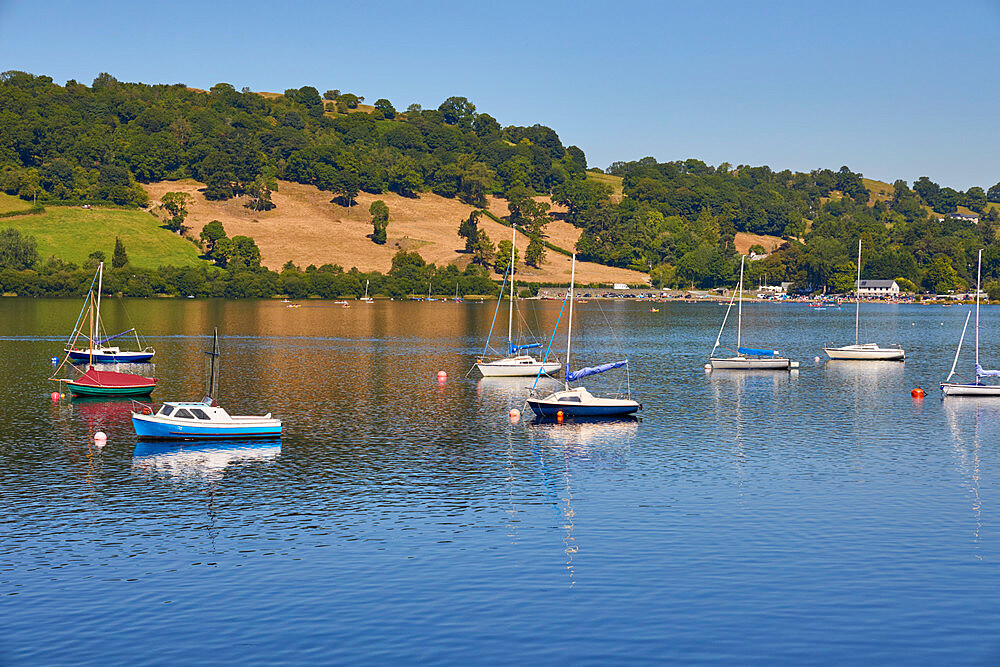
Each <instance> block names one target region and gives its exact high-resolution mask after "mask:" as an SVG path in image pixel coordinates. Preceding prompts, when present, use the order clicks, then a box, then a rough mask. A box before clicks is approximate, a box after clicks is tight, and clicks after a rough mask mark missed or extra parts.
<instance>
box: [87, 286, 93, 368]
mask: <svg viewBox="0 0 1000 667" xmlns="http://www.w3.org/2000/svg"><path fill="white" fill-rule="evenodd" d="M89 347H90V350H89V352H90V363H89V364H88V365H89V366H90V368H93V367H94V293H93V292H91V293H90V346H89Z"/></svg>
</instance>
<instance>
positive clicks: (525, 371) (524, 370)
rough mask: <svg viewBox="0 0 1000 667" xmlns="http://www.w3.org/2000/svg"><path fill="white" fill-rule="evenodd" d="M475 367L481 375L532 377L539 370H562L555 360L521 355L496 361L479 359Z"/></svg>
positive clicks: (552, 371) (551, 372) (547, 372)
mask: <svg viewBox="0 0 1000 667" xmlns="http://www.w3.org/2000/svg"><path fill="white" fill-rule="evenodd" d="M476 368H478V369H479V372H480V373H482V374H483V377H534V376H535V375H538V373H539V372H541V373H543V374H546V375H552V374H553V373H558V372H559V371H560V370H562V364H561V363H559V362H557V361H555V362H553V361H549V362H546V363H542V362H541V361H538V360H536V359H535V358H534V357H531V356H527V355H522V356H517V357H507V358H505V359H497V360H496V361H481V362H479V363H477V364H476Z"/></svg>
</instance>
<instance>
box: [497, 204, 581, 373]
mask: <svg viewBox="0 0 1000 667" xmlns="http://www.w3.org/2000/svg"><path fill="white" fill-rule="evenodd" d="M510 232H511V233H510V304H508V307H507V355H508V356H510V355H511V354H512V352H511V349H510V344H511V336H512V335H513V333H514V269H515V266H514V253H515V252H516V251H515V250H514V244H515V243H516V242H517V226H515V224H514V223H513V222H511V223H510ZM570 307H571V308H572V306H570Z"/></svg>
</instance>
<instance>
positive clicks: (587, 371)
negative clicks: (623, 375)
mask: <svg viewBox="0 0 1000 667" xmlns="http://www.w3.org/2000/svg"><path fill="white" fill-rule="evenodd" d="M627 363H628V359H626V360H625V361H612V362H611V363H610V364H601V365H600V366H588V367H587V368H581V369H580V370H578V371H573V372H572V373H566V382H572V381H573V380H579V379H580V378H585V377H587V376H588V375H597V374H598V373H603V372H604V371H610V370H611V369H612V368H621V367H622V366H624V365H625V364H627Z"/></svg>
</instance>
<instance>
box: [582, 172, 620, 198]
mask: <svg viewBox="0 0 1000 667" xmlns="http://www.w3.org/2000/svg"><path fill="white" fill-rule="evenodd" d="M587 180H589V181H597V182H598V183H604V184H605V185H610V186H611V194H612V195H613V196H615V197H619V198H620V197H621V196H622V177H621V176H612V175H611V174H601V173H598V172H596V171H588V172H587Z"/></svg>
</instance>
